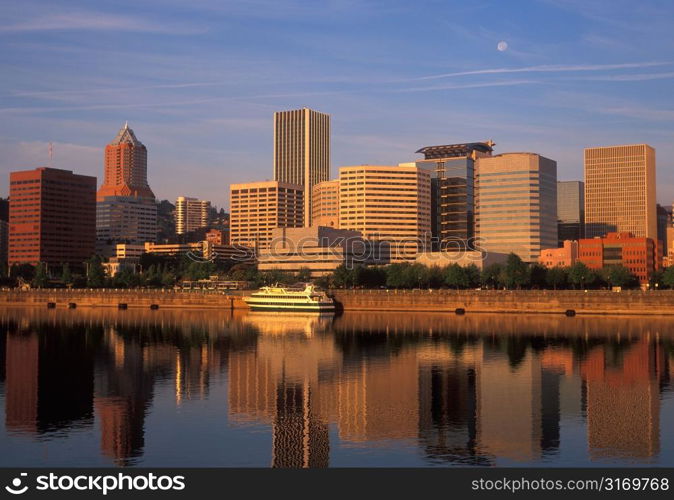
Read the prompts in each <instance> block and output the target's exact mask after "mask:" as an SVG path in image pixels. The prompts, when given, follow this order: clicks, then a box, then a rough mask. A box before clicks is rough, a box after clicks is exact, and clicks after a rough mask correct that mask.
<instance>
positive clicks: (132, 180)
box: [96, 123, 154, 201]
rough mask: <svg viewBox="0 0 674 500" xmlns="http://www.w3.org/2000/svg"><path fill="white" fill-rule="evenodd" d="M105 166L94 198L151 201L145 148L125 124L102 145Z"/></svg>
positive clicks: (152, 196) (152, 197)
mask: <svg viewBox="0 0 674 500" xmlns="http://www.w3.org/2000/svg"><path fill="white" fill-rule="evenodd" d="M104 169H105V170H104V174H105V177H104V179H103V185H102V186H101V188H100V189H99V190H98V194H97V196H96V199H97V201H102V200H103V199H104V198H106V197H108V196H133V197H134V198H147V199H151V200H152V201H154V193H153V192H152V190H151V189H150V186H149V185H148V183H147V148H145V146H144V145H143V143H142V142H140V141H139V140H138V139H136V135H135V134H134V133H133V130H131V129H130V128H129V124H128V123H125V124H124V126H123V127H122V128H121V129H120V130H119V132H117V135H116V136H115V138H114V139H113V140H112V142H111V143H110V144H108V145H107V146H106V147H105V162H104Z"/></svg>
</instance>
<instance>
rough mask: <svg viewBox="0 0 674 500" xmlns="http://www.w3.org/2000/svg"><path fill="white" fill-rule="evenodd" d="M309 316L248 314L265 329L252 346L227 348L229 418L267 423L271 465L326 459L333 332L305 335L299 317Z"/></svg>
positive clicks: (310, 463) (334, 366)
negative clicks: (250, 348)
mask: <svg viewBox="0 0 674 500" xmlns="http://www.w3.org/2000/svg"><path fill="white" fill-rule="evenodd" d="M308 318H310V317H308ZM313 318H314V319H307V318H305V320H301V319H298V318H295V320H294V321H292V320H291V321H289V322H288V323H286V322H282V321H279V318H278V317H276V319H275V320H272V319H271V318H267V317H259V316H257V317H256V316H253V315H250V317H248V316H247V317H246V321H248V322H252V324H256V325H258V326H260V327H261V331H262V332H263V333H265V334H266V335H262V336H261V337H260V338H259V339H258V342H257V349H256V351H239V352H230V353H229V361H228V374H229V385H228V390H229V393H228V401H229V411H230V419H232V420H235V421H239V422H261V423H270V424H271V426H272V436H273V439H272V466H273V467H326V466H327V465H328V460H329V449H330V444H329V436H328V421H329V415H330V413H331V406H332V405H331V402H330V394H331V393H332V392H334V387H333V385H334V379H335V378H336V374H337V368H338V366H339V358H338V352H337V350H336V349H335V345H334V341H333V340H332V338H330V337H322V336H316V337H310V338H307V337H306V336H305V335H304V330H305V324H304V323H303V321H304V322H307V321H308V322H309V323H308V324H312V323H311V322H312V321H315V317H313ZM298 322H299V323H298ZM274 325H276V327H274ZM298 330H299V331H298ZM281 333H283V335H280V334H281Z"/></svg>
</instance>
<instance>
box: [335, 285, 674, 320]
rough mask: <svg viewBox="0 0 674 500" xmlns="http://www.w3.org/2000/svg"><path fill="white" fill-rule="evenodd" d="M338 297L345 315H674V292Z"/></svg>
mask: <svg viewBox="0 0 674 500" xmlns="http://www.w3.org/2000/svg"><path fill="white" fill-rule="evenodd" d="M334 297H335V299H336V300H337V301H338V302H339V303H340V304H341V305H342V307H343V308H344V310H346V311H426V312H442V311H446V312H454V311H455V310H456V309H459V308H461V309H465V311H466V313H477V312H492V313H494V312H496V313H564V312H566V311H567V310H569V309H572V310H574V311H575V312H576V313H578V314H654V315H668V314H672V315H674V290H666V291H665V290H663V291H657V292H655V291H652V292H641V291H623V292H610V291H588V292H585V291H575V290H564V291H552V290H546V291H533V290H520V291H505V290H465V291H455V290H415V291H410V290H388V291H387V290H336V291H334Z"/></svg>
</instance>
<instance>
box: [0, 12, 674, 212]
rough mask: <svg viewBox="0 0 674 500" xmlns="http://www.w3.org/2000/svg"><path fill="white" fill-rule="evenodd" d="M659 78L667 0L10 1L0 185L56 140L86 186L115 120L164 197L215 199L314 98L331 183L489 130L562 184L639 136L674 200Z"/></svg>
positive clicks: (667, 56)
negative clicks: (554, 171) (326, 131)
mask: <svg viewBox="0 0 674 500" xmlns="http://www.w3.org/2000/svg"><path fill="white" fill-rule="evenodd" d="M500 42H505V44H504V43H500ZM499 45H500V49H505V50H499ZM506 45H507V46H506ZM673 89H674V2H671V0H641V1H639V2H635V1H634V0H593V1H587V0H507V1H505V0H491V1H486V0H465V1H452V0H438V1H430V0H427V1H425V0H418V1H416V2H410V1H408V0H323V1H300V0H190V1H189V2H185V1H183V0H181V1H178V0H145V1H143V0H136V1H133V2H131V1H127V0H117V1H115V2H92V1H81V0H71V1H63V0H48V1H35V0H21V1H15V0H9V1H7V0H5V1H4V2H3V15H2V17H0V196H6V195H7V191H8V187H7V182H8V176H9V175H8V174H9V172H10V171H13V170H25V169H32V168H35V167H38V166H48V165H49V153H48V150H49V147H48V144H49V143H50V142H52V143H53V160H52V166H54V167H55V168H64V169H67V170H73V171H74V172H76V173H80V174H87V175H94V176H97V177H98V181H99V185H100V183H101V181H102V178H103V150H104V147H105V145H106V144H107V143H108V142H110V141H111V140H112V139H113V138H114V137H115V135H116V133H117V131H118V130H119V129H120V128H121V127H122V126H123V125H124V123H125V122H126V121H128V123H129V126H130V127H131V128H132V129H133V130H134V132H135V133H136V136H137V137H138V139H139V140H140V141H142V142H143V143H144V144H145V145H146V146H147V148H148V178H149V182H150V186H151V187H152V189H153V191H154V192H155V195H156V196H157V197H158V198H159V199H169V200H175V198H176V197H177V196H181V195H183V196H194V197H199V198H202V199H209V200H211V201H212V202H213V203H214V204H215V205H217V206H218V207H224V208H228V203H229V200H228V197H229V184H230V183H235V182H249V181H257V180H267V179H271V178H272V177H273V168H272V165H273V163H272V151H273V143H272V134H273V121H272V117H273V113H274V111H280V110H286V109H298V108H301V107H310V108H312V109H316V110H318V111H322V112H325V113H328V114H330V115H331V120H332V121H331V126H332V142H331V147H332V172H331V173H332V177H335V176H336V175H337V169H338V168H339V167H340V166H344V165H360V164H384V165H386V164H392V165H395V164H398V163H401V162H409V161H413V160H414V159H416V158H418V157H419V156H420V155H418V154H415V151H416V150H417V149H419V148H421V147H423V146H429V145H437V144H452V143H461V142H474V141H486V140H489V139H491V140H493V141H494V142H495V143H496V146H495V152H496V153H505V152H517V151H529V152H534V153H539V154H541V155H543V156H546V157H548V158H551V159H553V160H556V161H557V167H558V179H559V180H574V179H582V176H583V148H586V147H592V146H607V145H614V144H632V143H644V142H645V143H647V144H650V145H651V146H653V147H655V148H656V156H657V184H658V185H657V191H658V201H659V202H660V203H662V204H666V205H671V203H672V201H673V200H674V168H673V167H674V140H673V139H674V92H673Z"/></svg>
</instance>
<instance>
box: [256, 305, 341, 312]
mask: <svg viewBox="0 0 674 500" xmlns="http://www.w3.org/2000/svg"><path fill="white" fill-rule="evenodd" d="M248 306H249V307H250V310H251V311H274V312H316V313H322V312H335V306H334V304H325V305H316V306H312V305H300V304H297V305H292V306H282V305H277V304H251V303H250V302H249V303H248Z"/></svg>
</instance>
